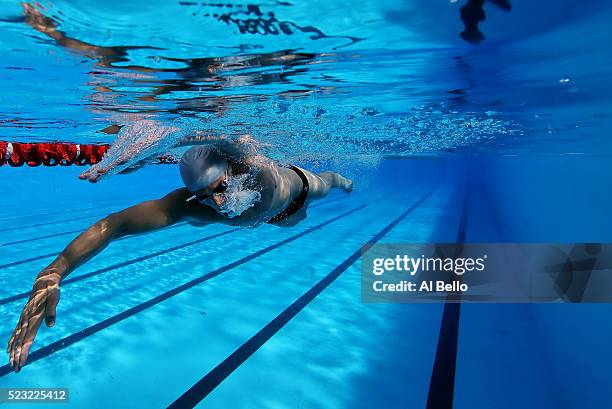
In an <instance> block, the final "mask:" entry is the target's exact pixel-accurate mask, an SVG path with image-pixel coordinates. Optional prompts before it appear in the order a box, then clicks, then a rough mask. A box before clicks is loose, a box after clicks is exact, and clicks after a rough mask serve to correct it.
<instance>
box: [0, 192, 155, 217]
mask: <svg viewBox="0 0 612 409" xmlns="http://www.w3.org/2000/svg"><path fill="white" fill-rule="evenodd" d="M151 199H152V198H146V197H130V198H129V199H126V198H125V197H115V198H113V199H105V200H97V199H93V198H92V199H91V200H87V201H85V202H74V201H70V202H67V203H62V204H57V202H49V204H50V206H44V207H33V208H27V209H25V210H26V211H41V210H45V211H47V213H38V214H33V215H31V216H45V215H50V214H56V213H65V212H67V210H65V209H64V207H65V206H74V205H76V206H81V205H85V204H91V203H92V202H96V204H98V205H99V204H100V203H105V204H104V206H103V207H111V205H110V204H109V203H121V202H125V201H126V200H129V201H132V200H133V201H143V200H151ZM57 208H61V210H59V211H57V212H54V211H49V210H51V209H57ZM23 210H24V209H23V205H15V207H14V208H13V209H12V210H2V209H0V216H7V215H9V214H13V212H15V211H18V212H20V213H21V212H22V211H23ZM79 210H82V209H74V210H72V211H79ZM18 217H25V216H21V215H19V216H18Z"/></svg>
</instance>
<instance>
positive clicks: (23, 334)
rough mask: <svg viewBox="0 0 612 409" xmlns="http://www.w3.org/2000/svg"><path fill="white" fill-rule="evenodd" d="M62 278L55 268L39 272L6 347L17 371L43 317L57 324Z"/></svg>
mask: <svg viewBox="0 0 612 409" xmlns="http://www.w3.org/2000/svg"><path fill="white" fill-rule="evenodd" d="M60 279H61V278H60V275H59V274H58V273H57V272H56V271H55V270H47V271H43V272H42V273H41V274H39V276H38V278H37V279H36V281H35V282H34V287H33V288H32V294H31V295H30V299H29V301H28V302H27V304H26V305H25V307H24V308H23V311H22V312H21V317H19V322H18V323H17V326H16V327H15V331H13V335H12V336H11V339H10V340H9V343H8V347H7V349H6V352H8V354H9V355H10V365H11V367H12V368H13V369H14V370H15V372H19V370H20V369H21V368H22V367H23V366H24V365H25V363H26V361H27V359H28V354H29V352H30V348H31V347H32V343H33V342H34V337H35V336H36V333H37V332H38V328H39V327H40V324H41V323H42V320H43V318H44V319H45V322H46V324H47V326H48V327H52V326H53V325H55V309H56V306H57V304H58V303H59V298H60V290H59V283H60Z"/></svg>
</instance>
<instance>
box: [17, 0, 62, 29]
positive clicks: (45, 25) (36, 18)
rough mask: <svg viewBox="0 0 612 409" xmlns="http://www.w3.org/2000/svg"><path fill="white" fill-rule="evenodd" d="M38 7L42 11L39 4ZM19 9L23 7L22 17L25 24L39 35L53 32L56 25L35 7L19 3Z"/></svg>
mask: <svg viewBox="0 0 612 409" xmlns="http://www.w3.org/2000/svg"><path fill="white" fill-rule="evenodd" d="M38 6H39V7H40V8H42V9H43V10H44V8H43V7H42V6H41V5H40V4H38ZM21 7H23V15H24V16H25V21H26V23H27V24H29V25H30V26H31V27H32V28H33V29H35V30H37V31H40V32H41V33H48V32H53V31H55V29H56V27H57V23H56V22H55V21H54V20H53V19H51V18H49V17H47V16H45V15H43V14H42V13H41V12H40V10H38V9H37V8H36V6H34V5H32V4H29V3H21Z"/></svg>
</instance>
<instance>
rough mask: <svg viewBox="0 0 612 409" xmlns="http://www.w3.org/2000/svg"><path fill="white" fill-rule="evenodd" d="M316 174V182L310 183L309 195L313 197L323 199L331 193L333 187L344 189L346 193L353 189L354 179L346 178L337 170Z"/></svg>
mask: <svg viewBox="0 0 612 409" xmlns="http://www.w3.org/2000/svg"><path fill="white" fill-rule="evenodd" d="M313 176H314V179H315V180H314V183H312V182H311V183H310V192H309V196H311V197H312V199H321V198H323V197H325V196H327V194H328V193H329V191H330V190H331V189H334V188H336V189H342V190H344V191H345V192H346V193H349V192H351V191H352V190H353V181H352V180H350V179H348V178H345V177H344V176H342V175H341V174H339V173H336V172H329V171H328V172H321V173H317V174H316V175H313Z"/></svg>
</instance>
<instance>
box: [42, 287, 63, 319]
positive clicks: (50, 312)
mask: <svg viewBox="0 0 612 409" xmlns="http://www.w3.org/2000/svg"><path fill="white" fill-rule="evenodd" d="M47 292H48V298H47V302H46V304H45V323H46V324H47V327H52V326H54V325H55V316H56V314H55V311H56V308H57V304H58V303H59V300H60V291H59V286H53V287H49V288H48V289H47Z"/></svg>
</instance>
